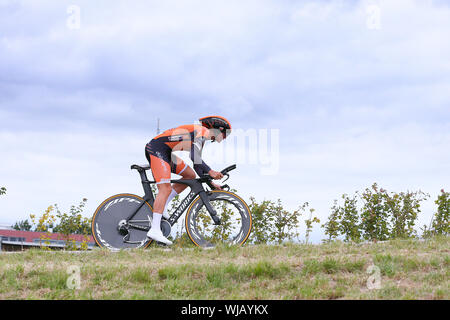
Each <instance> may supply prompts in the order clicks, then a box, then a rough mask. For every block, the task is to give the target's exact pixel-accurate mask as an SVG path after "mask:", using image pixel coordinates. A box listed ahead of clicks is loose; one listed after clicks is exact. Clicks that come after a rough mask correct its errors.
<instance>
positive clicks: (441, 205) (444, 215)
mask: <svg viewBox="0 0 450 320" xmlns="http://www.w3.org/2000/svg"><path fill="white" fill-rule="evenodd" d="M434 203H435V204H437V205H438V207H437V212H436V213H435V214H434V216H433V219H432V221H431V226H430V228H429V229H427V227H426V226H424V229H423V230H424V232H423V235H424V237H432V236H436V235H443V236H448V235H449V234H450V224H449V215H450V213H449V212H450V193H449V192H445V191H444V189H442V190H441V194H440V195H438V198H437V200H435V201H434Z"/></svg>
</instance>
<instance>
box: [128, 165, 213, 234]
mask: <svg viewBox="0 0 450 320" xmlns="http://www.w3.org/2000/svg"><path fill="white" fill-rule="evenodd" d="M131 168H132V169H136V170H138V172H139V174H140V176H141V182H142V187H143V188H144V193H145V195H144V197H143V199H144V202H143V203H142V204H141V205H140V206H139V207H138V208H137V209H136V211H135V212H133V213H132V214H131V215H130V216H129V217H128V218H127V219H126V222H127V223H128V221H129V220H131V219H133V217H134V216H135V215H136V214H137V213H138V211H139V210H140V209H141V208H142V207H143V206H144V204H145V203H146V202H147V203H148V204H149V205H150V206H151V207H152V208H153V204H154V202H155V197H154V195H153V192H152V189H151V187H150V185H151V184H153V183H156V181H149V180H148V178H147V174H146V172H145V171H146V169H145V168H143V167H139V166H132V167H131ZM170 182H171V183H180V184H185V185H187V186H188V187H190V189H191V192H190V193H189V194H188V195H187V196H186V197H185V198H184V199H183V201H181V203H180V205H179V206H178V208H177V209H176V210H175V212H174V213H173V214H172V215H171V216H170V218H169V220H167V222H169V224H170V226H173V225H174V224H175V223H176V222H177V221H178V219H179V218H180V217H181V216H182V215H183V212H184V211H185V210H186V208H187V207H188V206H189V205H190V204H191V203H192V201H194V199H195V197H196V196H197V195H199V196H200V199H201V200H202V201H203V204H204V205H205V207H206V209H207V210H208V212H209V214H210V215H211V218H212V219H213V221H214V224H216V225H219V224H220V219H219V217H218V216H217V213H216V210H215V209H214V208H213V207H212V205H211V204H210V202H209V199H208V196H207V193H206V191H205V189H204V188H203V183H206V184H208V185H209V186H210V187H211V188H212V185H211V181H210V178H209V177H203V178H198V179H177V180H170ZM133 227H134V225H133Z"/></svg>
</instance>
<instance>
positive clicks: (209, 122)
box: [199, 116, 231, 138]
mask: <svg viewBox="0 0 450 320" xmlns="http://www.w3.org/2000/svg"><path fill="white" fill-rule="evenodd" d="M199 121H200V123H201V124H202V126H204V127H206V128H208V129H212V128H214V129H219V130H220V132H222V133H223V134H224V137H225V138H226V137H227V136H228V135H229V134H230V133H231V124H230V121H228V120H227V119H225V118H224V117H220V116H209V117H203V118H200V119H199Z"/></svg>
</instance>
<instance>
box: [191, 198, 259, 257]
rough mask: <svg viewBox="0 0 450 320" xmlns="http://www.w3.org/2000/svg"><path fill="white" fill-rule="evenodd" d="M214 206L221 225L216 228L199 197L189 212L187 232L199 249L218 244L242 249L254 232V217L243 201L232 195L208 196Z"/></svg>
mask: <svg viewBox="0 0 450 320" xmlns="http://www.w3.org/2000/svg"><path fill="white" fill-rule="evenodd" d="M208 197H209V201H210V203H211V205H212V206H213V207H214V209H215V210H216V212H217V216H218V217H219V218H220V221H221V224H220V225H215V224H214V222H213V220H212V218H211V216H210V214H209V212H208V211H207V209H206V207H205V206H204V205H203V202H202V201H201V199H200V197H197V198H196V199H195V200H194V201H193V202H192V204H191V206H190V207H189V209H188V211H187V212H186V231H187V234H188V236H189V238H190V239H191V240H192V242H193V243H194V244H195V245H197V246H199V247H204V248H205V247H214V246H216V245H217V244H221V243H224V244H230V245H243V244H244V243H245V241H247V239H248V236H249V235H250V231H251V229H252V216H251V213H250V209H249V208H248V206H247V204H246V203H245V201H244V200H242V199H241V198H240V197H239V196H237V195H236V194H234V193H232V192H228V191H221V190H214V191H210V192H208Z"/></svg>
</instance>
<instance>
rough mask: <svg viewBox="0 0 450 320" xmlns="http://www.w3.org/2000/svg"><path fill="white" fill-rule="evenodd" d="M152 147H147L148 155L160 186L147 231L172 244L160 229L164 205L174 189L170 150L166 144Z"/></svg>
mask: <svg viewBox="0 0 450 320" xmlns="http://www.w3.org/2000/svg"><path fill="white" fill-rule="evenodd" d="M151 147H153V148H146V156H147V159H148V160H149V162H150V167H151V170H152V174H153V178H154V179H155V181H156V185H157V187H158V194H157V195H156V198H155V201H154V203H153V221H152V227H151V229H150V231H149V232H148V233H147V236H148V237H150V238H152V239H154V240H156V241H159V242H164V243H166V244H172V242H171V241H169V240H167V238H165V237H164V236H163V235H162V232H161V229H160V228H161V217H162V214H163V211H164V206H165V203H166V201H167V198H168V197H169V195H170V192H171V191H172V187H171V185H170V174H171V166H170V164H169V162H168V161H167V160H168V159H167V153H168V152H169V151H168V150H165V148H164V146H158V144H153V145H152V146H151ZM147 151H148V152H147ZM169 155H170V153H169ZM169 161H170V160H169Z"/></svg>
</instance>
